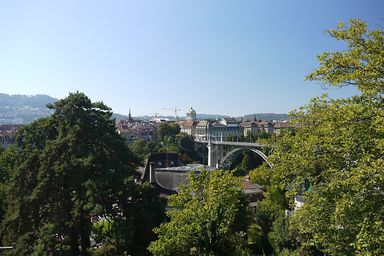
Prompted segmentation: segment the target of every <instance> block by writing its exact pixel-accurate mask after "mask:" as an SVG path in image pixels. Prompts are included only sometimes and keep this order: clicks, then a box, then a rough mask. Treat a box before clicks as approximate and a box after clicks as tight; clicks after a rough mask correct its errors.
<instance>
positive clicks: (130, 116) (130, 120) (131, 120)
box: [128, 109, 135, 123]
mask: <svg viewBox="0 0 384 256" xmlns="http://www.w3.org/2000/svg"><path fill="white" fill-rule="evenodd" d="M128 122H130V123H133V122H135V121H134V120H133V118H132V115H131V109H129V114H128Z"/></svg>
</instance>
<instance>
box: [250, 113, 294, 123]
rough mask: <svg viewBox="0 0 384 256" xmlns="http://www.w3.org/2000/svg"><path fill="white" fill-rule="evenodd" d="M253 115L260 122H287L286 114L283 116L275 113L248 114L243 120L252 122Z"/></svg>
mask: <svg viewBox="0 0 384 256" xmlns="http://www.w3.org/2000/svg"><path fill="white" fill-rule="evenodd" d="M255 115H256V118H257V119H261V120H276V121H283V120H288V114H284V113H282V114H276V113H256V114H248V115H245V116H244V119H246V120H253V119H254V116H255Z"/></svg>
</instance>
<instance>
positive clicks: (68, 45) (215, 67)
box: [0, 0, 384, 116]
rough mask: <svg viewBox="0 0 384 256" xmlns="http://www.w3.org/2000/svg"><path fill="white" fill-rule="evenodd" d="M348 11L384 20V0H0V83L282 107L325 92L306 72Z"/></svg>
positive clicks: (178, 101) (248, 108) (24, 88)
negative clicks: (307, 77) (307, 79)
mask: <svg viewBox="0 0 384 256" xmlns="http://www.w3.org/2000/svg"><path fill="white" fill-rule="evenodd" d="M349 18H360V19H363V20H365V21H366V22H367V23H368V24H369V26H370V27H372V28H376V27H377V26H380V25H381V26H383V18H384V1H381V0H377V1H374V0H364V1H363V0H361V1H357V0H321V1H320V0H318V1H309V0H301V1H299V0H290V1H288V0H252V1H241V0H239V1H234V0H233V1H224V0H217V1H213V0H201V1H198V0H193V1H192V0H190V1H187V0H185V1H182V0H174V1H166V0H164V1H162V0H153V1H146V0H137V1H129V0H121V1H116V0H108V1H104V0H99V1H98V0H63V1H52V0H46V1H37V0H36V1H32V0H26V1H18V0H12V1H6V0H4V1H0V92H2V93H8V94H27V95H33V94H48V95H51V96H53V97H56V98H63V97H65V96H66V95H68V93H69V92H73V91H77V90H79V91H82V92H84V93H85V94H87V95H88V96H89V97H90V98H91V99H92V100H94V101H96V100H97V101H99V100H102V101H104V102H105V103H106V104H107V105H108V106H110V107H112V109H113V110H114V112H117V113H121V114H127V113H128V109H129V108H131V109H132V112H133V114H134V115H143V114H151V113H153V112H160V113H162V114H172V113H171V111H166V110H163V109H162V108H164V107H175V106H177V107H178V108H180V109H181V110H182V113H185V111H186V110H187V109H188V108H189V107H190V106H193V107H194V108H195V109H196V111H197V112H198V113H214V114H216V113H221V114H228V115H236V116H237V115H243V114H247V113H253V112H277V113H281V112H288V111H289V110H292V109H295V108H298V107H299V106H301V105H303V104H306V103H308V101H309V100H310V98H312V97H314V96H316V95H320V94H321V93H323V92H324V91H323V90H322V89H321V88H320V87H321V86H320V85H318V84H316V83H310V82H306V81H304V77H305V75H306V74H308V73H309V72H311V71H312V70H314V69H315V68H316V67H317V61H316V55H317V54H319V53H321V52H323V51H327V50H337V49H343V47H344V46H343V45H342V44H340V42H335V41H334V40H332V39H331V38H329V37H328V36H326V35H325V33H324V30H326V29H328V28H334V27H335V26H336V24H337V23H338V22H339V21H346V20H348V19H349ZM354 93H356V92H355V91H354V90H351V89H333V90H331V91H330V94H331V95H332V96H334V97H343V96H349V95H351V94H354Z"/></svg>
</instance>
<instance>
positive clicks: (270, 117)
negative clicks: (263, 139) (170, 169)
mask: <svg viewBox="0 0 384 256" xmlns="http://www.w3.org/2000/svg"><path fill="white" fill-rule="evenodd" d="M255 115H256V118H257V119H262V120H276V121H282V120H287V119H288V114H284V113H283V114H277V113H256V114H247V115H245V116H239V117H235V118H236V119H237V120H239V121H242V120H243V118H244V119H245V120H253V119H254V116H255ZM120 117H121V118H117V119H124V118H125V119H126V118H127V116H123V115H120ZM158 117H159V118H168V119H170V120H175V117H174V116H158ZM196 117H197V119H211V120H215V119H220V118H222V117H229V116H227V115H216V114H197V115H196ZM152 118H153V116H134V117H133V119H137V120H146V121H148V120H150V119H152ZM185 118H186V117H185V116H181V117H180V119H185Z"/></svg>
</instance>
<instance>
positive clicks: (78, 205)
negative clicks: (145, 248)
mask: <svg viewBox="0 0 384 256" xmlns="http://www.w3.org/2000/svg"><path fill="white" fill-rule="evenodd" d="M49 108H51V109H52V110H53V111H54V113H53V115H52V116H50V117H47V118H44V119H40V120H38V121H36V122H34V123H32V124H30V125H27V126H25V127H23V128H22V129H20V131H19V132H18V134H17V137H16V145H15V146H14V148H12V149H11V150H12V152H13V158H14V163H13V164H12V165H11V166H10V169H11V177H10V181H9V186H8V189H7V198H6V218H5V220H4V221H3V225H2V226H3V229H2V232H3V235H4V242H5V243H7V244H12V243H15V249H14V250H13V251H12V254H13V255H56V254H57V255H89V254H90V248H91V227H92V222H93V221H94V220H97V219H98V218H100V217H104V218H109V219H113V220H115V222H118V221H122V220H132V218H134V211H133V209H134V205H135V204H136V202H139V201H142V198H141V197H142V194H143V193H141V192H140V187H139V186H138V185H136V184H135V182H134V175H135V171H134V170H135V166H136V165H137V158H136V157H135V156H134V155H133V154H132V153H131V151H130V150H129V149H128V147H127V145H126V144H125V143H124V140H123V139H122V138H121V137H120V136H119V135H118V134H117V133H116V128H115V122H114V120H113V119H111V115H112V112H111V109H110V108H108V107H107V106H106V105H104V104H103V103H101V102H95V103H93V102H91V100H90V99H89V98H87V97H86V96H85V95H84V94H83V93H72V94H70V95H69V96H68V97H67V98H65V99H63V100H59V101H57V102H56V103H54V104H53V105H49ZM125 223H126V222H125ZM126 225H127V224H126ZM129 232H130V233H131V234H134V233H135V232H136V231H135V225H134V222H132V223H131V228H130V230H129ZM126 239H129V237H128V236H127V237H126ZM131 239H132V237H131ZM124 241H125V240H119V241H117V243H123V242H124ZM125 242H126V243H127V241H125ZM116 247H119V245H115V249H116ZM120 247H121V246H120ZM116 250H118V248H117V249H116ZM116 253H119V252H118V251H117V252H116ZM120 253H121V252H120Z"/></svg>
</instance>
